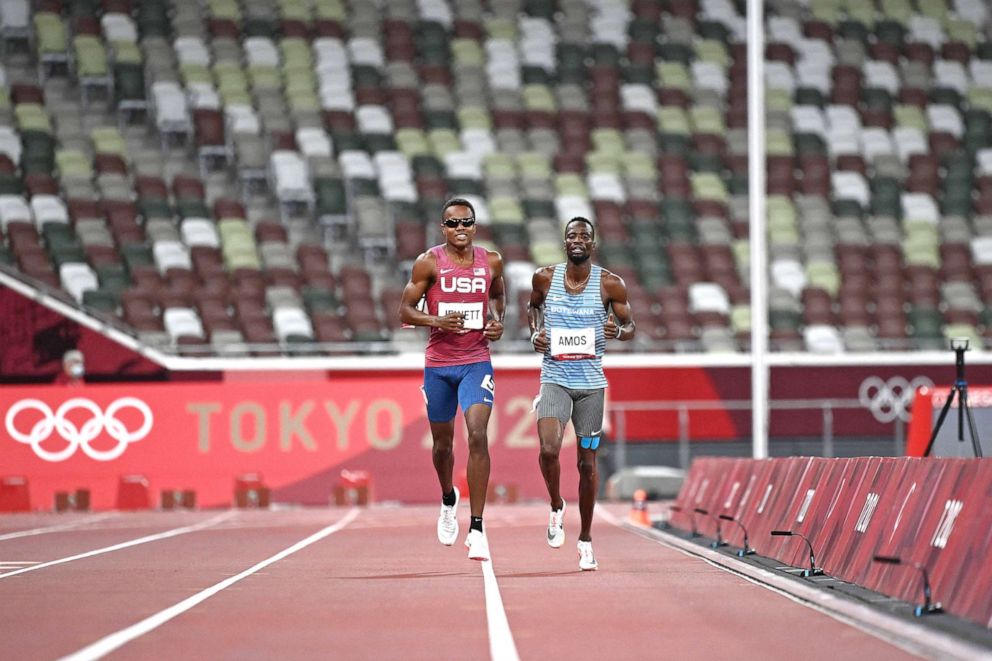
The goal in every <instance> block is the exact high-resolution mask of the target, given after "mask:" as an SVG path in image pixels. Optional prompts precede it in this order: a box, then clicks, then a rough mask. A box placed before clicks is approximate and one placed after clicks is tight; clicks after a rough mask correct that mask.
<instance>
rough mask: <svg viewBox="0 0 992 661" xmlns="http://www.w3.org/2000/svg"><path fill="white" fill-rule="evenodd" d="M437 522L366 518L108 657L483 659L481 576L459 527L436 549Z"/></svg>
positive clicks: (382, 513) (431, 510)
mask: <svg viewBox="0 0 992 661" xmlns="http://www.w3.org/2000/svg"><path fill="white" fill-rule="evenodd" d="M461 514H464V515H465V516H462V517H461V518H462V519H465V518H467V510H466V511H465V512H462V513H461ZM436 520H437V508H436V507H407V508H402V509H378V508H373V509H371V510H368V511H367V512H366V513H365V514H363V516H362V517H361V518H360V519H359V520H358V521H356V522H355V523H354V524H352V525H351V526H349V527H348V528H346V529H345V530H342V531H341V532H339V533H337V534H335V535H334V536H332V537H329V538H327V539H325V540H323V541H321V542H320V543H319V544H314V545H313V546H311V547H308V548H306V549H304V550H302V551H300V552H299V553H297V554H295V555H293V556H292V557H289V558H286V559H285V560H283V561H282V562H279V563H277V564H275V565H273V566H271V567H269V568H268V569H267V570H266V571H265V572H263V573H260V574H257V575H255V576H253V577H251V579H250V580H246V581H244V582H242V583H240V584H239V585H238V586H236V587H235V588H232V589H231V590H228V591H225V592H223V593H220V594H218V595H216V596H215V597H213V598H212V599H210V600H209V601H207V602H204V603H203V604H201V605H200V606H199V607H197V608H196V609H195V610H193V611H190V612H189V613H186V614H185V615H183V616H180V617H178V618H176V620H175V621H173V622H171V623H169V625H167V626H164V627H162V628H160V629H158V630H156V631H153V632H151V633H149V634H148V635H146V636H144V637H142V638H140V639H138V640H135V641H133V642H132V643H131V644H129V645H127V646H126V647H123V648H121V649H120V650H119V651H118V653H117V654H115V656H114V658H115V659H142V660H144V659H150V658H151V659H154V658H162V657H159V656H157V654H158V651H159V650H162V649H168V650H169V651H170V654H173V655H174V656H173V658H184V657H185V658H189V657H200V658H217V659H245V658H258V659H270V658H284V659H285V658H297V659H313V658H333V659H412V660H418V659H423V660H425V661H426V660H433V661H436V660H437V659H465V660H467V661H472V660H478V661H484V660H486V659H489V658H490V656H489V644H488V638H487V626H486V605H485V595H484V589H483V577H482V568H481V565H480V563H478V562H476V561H473V560H469V559H468V558H467V557H466V551H465V548H464V546H463V545H462V541H463V538H464V533H465V530H464V526H463V530H462V531H461V534H460V535H459V539H458V541H457V542H456V544H455V545H454V546H451V547H445V546H441V545H440V544H438V542H437V537H436V533H435V530H434V528H435V523H436ZM463 523H464V521H463Z"/></svg>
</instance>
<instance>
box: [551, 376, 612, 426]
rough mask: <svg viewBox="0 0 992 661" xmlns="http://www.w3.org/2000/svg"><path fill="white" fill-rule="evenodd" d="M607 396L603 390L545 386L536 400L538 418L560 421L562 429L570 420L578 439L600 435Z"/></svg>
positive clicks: (554, 385) (552, 384) (555, 384)
mask: <svg viewBox="0 0 992 661" xmlns="http://www.w3.org/2000/svg"><path fill="white" fill-rule="evenodd" d="M605 393H606V391H605V389H603V388H597V389H595V390H573V389H572V388H565V387H563V386H559V385H558V384H557V383H542V384H541V394H540V395H538V399H537V419H538V420H540V419H541V418H558V420H559V422H561V425H562V427H564V426H565V425H566V424H568V421H569V420H571V421H572V426H573V427H574V428H575V435H576V436H577V437H579V438H582V437H583V436H586V437H592V436H600V435H601V434H602V433H603V406H604V402H605V399H606V397H605Z"/></svg>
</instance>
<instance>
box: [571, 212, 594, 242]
mask: <svg viewBox="0 0 992 661" xmlns="http://www.w3.org/2000/svg"><path fill="white" fill-rule="evenodd" d="M572 223H585V224H586V225H588V226H589V229H591V230H592V238H594V239H595V238H596V226H595V225H593V224H592V221H591V220H589V219H588V218H584V217H582V216H576V217H575V218H572V219H571V220H570V221H568V222H567V223H565V234H568V228H569V226H570V225H571V224H572Z"/></svg>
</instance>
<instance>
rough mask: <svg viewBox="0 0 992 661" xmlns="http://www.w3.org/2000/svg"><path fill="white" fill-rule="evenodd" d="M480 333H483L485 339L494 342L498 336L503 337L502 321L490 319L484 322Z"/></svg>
mask: <svg viewBox="0 0 992 661" xmlns="http://www.w3.org/2000/svg"><path fill="white" fill-rule="evenodd" d="M482 334H483V335H485V336H486V339H487V340H489V341H490V342H495V341H496V340H498V339H499V338H501V337H503V322H502V321H497V320H495V319H490V320H489V321H487V322H486V327H485V328H483V329H482Z"/></svg>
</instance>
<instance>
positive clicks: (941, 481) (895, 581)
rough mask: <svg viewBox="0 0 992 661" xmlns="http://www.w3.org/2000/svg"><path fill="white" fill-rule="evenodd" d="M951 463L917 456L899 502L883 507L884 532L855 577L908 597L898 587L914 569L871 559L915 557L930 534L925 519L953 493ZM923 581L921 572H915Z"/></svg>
mask: <svg viewBox="0 0 992 661" xmlns="http://www.w3.org/2000/svg"><path fill="white" fill-rule="evenodd" d="M949 467H950V464H949V463H948V462H947V461H943V460H922V459H920V460H915V461H912V463H910V464H909V468H908V469H907V471H906V473H905V474H904V475H903V477H902V480H901V481H900V483H899V485H898V487H897V489H896V502H895V503H893V504H892V506H891V507H888V508H883V509H881V511H880V513H881V514H882V518H881V520H880V522H879V523H880V524H881V525H880V533H881V534H880V535H879V536H878V538H877V539H876V540H875V544H873V545H872V548H871V549H869V552H868V553H867V554H866V555H867V556H868V557H867V558H866V560H865V559H862V561H861V562H859V563H858V568H859V569H860V570H861V571H858V572H853V573H851V578H850V579H848V580H852V581H854V582H856V583H858V584H860V585H864V586H867V587H870V588H872V589H875V590H879V591H880V592H885V593H886V594H891V595H893V596H897V597H902V598H905V597H904V595H903V593H902V591H901V590H899V589H897V587H896V586H899V585H901V584H903V583H905V580H904V578H905V577H906V576H907V575H909V574H912V573H913V571H912V570H911V569H907V568H906V567H898V566H893V565H884V564H879V563H874V562H872V561H871V556H872V555H875V554H877V555H885V556H895V557H898V558H902V559H903V560H905V561H911V560H912V559H913V558H912V557H911V556H912V554H913V549H914V547H915V546H917V545H918V544H920V545H921V544H925V542H924V541H923V537H924V536H925V535H926V534H927V533H926V529H925V521H924V519H926V518H927V513H928V511H930V510H931V509H933V508H934V507H935V506H936V503H937V502H938V501H939V502H940V504H941V506H942V505H943V503H944V501H945V500H946V499H947V498H948V497H949V496H950V492H951V489H952V487H953V485H951V484H950V481H949V480H948V479H947V475H946V473H947V471H948V469H949ZM912 579H913V581H914V582H915V584H917V585H919V576H912Z"/></svg>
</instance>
